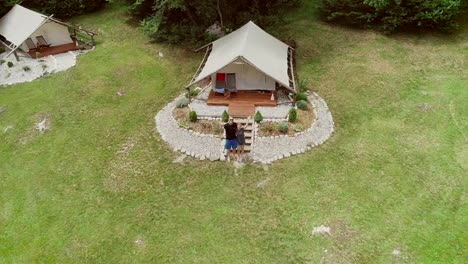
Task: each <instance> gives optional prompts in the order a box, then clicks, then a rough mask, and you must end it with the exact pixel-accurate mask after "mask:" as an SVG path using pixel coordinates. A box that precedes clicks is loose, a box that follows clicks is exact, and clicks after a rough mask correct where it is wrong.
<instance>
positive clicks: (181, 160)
mask: <svg viewBox="0 0 468 264" xmlns="http://www.w3.org/2000/svg"><path fill="white" fill-rule="evenodd" d="M186 157H187V155H185V154H182V155H180V156H178V157H177V158H175V159H174V160H173V161H172V163H182V162H184V160H185V158H186Z"/></svg>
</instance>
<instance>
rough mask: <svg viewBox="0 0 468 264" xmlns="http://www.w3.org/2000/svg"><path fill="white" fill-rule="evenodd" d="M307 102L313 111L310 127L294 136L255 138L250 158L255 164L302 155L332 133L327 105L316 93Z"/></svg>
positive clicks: (332, 124) (331, 120) (330, 117)
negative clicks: (313, 119) (313, 116)
mask: <svg viewBox="0 0 468 264" xmlns="http://www.w3.org/2000/svg"><path fill="white" fill-rule="evenodd" d="M309 101H310V103H311V104H312V106H313V108H314V111H315V121H314V122H313V124H312V126H311V127H310V128H309V129H308V130H306V131H305V132H303V133H299V134H298V135H296V136H291V137H290V136H282V137H257V138H256V139H255V146H254V148H253V151H252V153H251V157H252V159H253V160H254V161H256V162H261V163H265V164H268V163H271V162H273V161H275V160H279V159H282V158H287V157H290V156H292V155H297V154H300V153H304V152H305V151H306V150H309V149H311V148H313V147H315V146H318V145H321V144H322V143H323V142H325V140H327V139H328V138H329V137H330V136H331V134H332V133H333V126H334V123H333V118H332V115H331V113H330V111H329V110H328V106H327V103H325V101H324V100H323V99H322V98H321V97H320V96H318V95H317V94H316V93H312V94H311V95H309Z"/></svg>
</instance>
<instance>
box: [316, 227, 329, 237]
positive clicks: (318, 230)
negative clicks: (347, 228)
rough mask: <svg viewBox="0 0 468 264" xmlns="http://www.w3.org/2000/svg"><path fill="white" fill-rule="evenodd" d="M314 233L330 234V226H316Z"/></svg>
mask: <svg viewBox="0 0 468 264" xmlns="http://www.w3.org/2000/svg"><path fill="white" fill-rule="evenodd" d="M312 234H314V235H330V227H328V226H324V225H321V226H317V227H314V229H313V230H312Z"/></svg>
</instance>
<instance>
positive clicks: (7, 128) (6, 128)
mask: <svg viewBox="0 0 468 264" xmlns="http://www.w3.org/2000/svg"><path fill="white" fill-rule="evenodd" d="M10 129H13V126H12V125H9V126H6V127H5V128H4V129H3V133H6V132H8V130H10Z"/></svg>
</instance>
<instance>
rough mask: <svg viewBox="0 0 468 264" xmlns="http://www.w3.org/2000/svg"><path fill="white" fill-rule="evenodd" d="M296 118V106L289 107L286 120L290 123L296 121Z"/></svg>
mask: <svg viewBox="0 0 468 264" xmlns="http://www.w3.org/2000/svg"><path fill="white" fill-rule="evenodd" d="M296 118H297V111H296V108H294V107H291V109H289V115H288V121H289V122H291V123H294V122H296Z"/></svg>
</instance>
